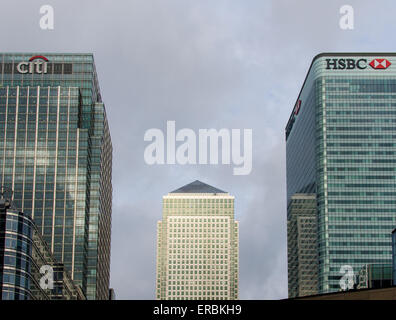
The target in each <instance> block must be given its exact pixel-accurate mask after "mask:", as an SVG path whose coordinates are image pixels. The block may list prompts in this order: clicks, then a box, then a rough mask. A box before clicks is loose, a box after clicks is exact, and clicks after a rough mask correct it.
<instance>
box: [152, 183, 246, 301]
mask: <svg viewBox="0 0 396 320" xmlns="http://www.w3.org/2000/svg"><path fill="white" fill-rule="evenodd" d="M157 232H158V243H157V286H156V297H157V299H160V300H198V299H200V300H202V299H203V300H235V299H238V269H239V267H238V261H239V259H238V242H239V240H238V222H237V221H235V220H234V197H233V196H231V195H229V194H228V193H227V192H225V191H222V190H219V189H217V188H215V187H212V186H210V185H207V184H205V183H203V182H201V181H198V180H196V181H194V182H192V183H190V184H187V185H185V186H183V187H181V188H179V189H177V190H175V191H172V192H170V193H169V194H168V195H166V196H164V197H163V216H162V221H159V222H158V231H157Z"/></svg>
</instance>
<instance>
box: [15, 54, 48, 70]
mask: <svg viewBox="0 0 396 320" xmlns="http://www.w3.org/2000/svg"><path fill="white" fill-rule="evenodd" d="M47 63H48V59H47V58H46V57H44V56H33V57H31V58H30V59H29V61H28V62H20V63H18V64H17V71H18V72H19V73H22V74H24V73H39V74H40V73H47V70H48V68H47Z"/></svg>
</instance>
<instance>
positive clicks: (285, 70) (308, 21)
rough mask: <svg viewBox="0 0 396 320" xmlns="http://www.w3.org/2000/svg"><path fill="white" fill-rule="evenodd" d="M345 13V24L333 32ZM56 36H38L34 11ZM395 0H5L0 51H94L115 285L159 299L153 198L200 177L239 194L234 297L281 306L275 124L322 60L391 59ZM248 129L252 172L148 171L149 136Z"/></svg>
mask: <svg viewBox="0 0 396 320" xmlns="http://www.w3.org/2000/svg"><path fill="white" fill-rule="evenodd" d="M346 4H347V5H351V6H352V7H353V9H354V28H353V29H352V30H343V29H341V28H340V26H339V21H340V19H341V17H342V14H340V8H341V7H342V6H343V5H346ZM43 5H50V6H52V7H53V9H54V29H53V30H42V29H41V28H40V24H39V21H40V18H41V17H42V14H40V7H41V6H43ZM395 11H396V3H395V2H394V1H392V0H389V1H387V0H378V1H375V2H374V1H368V0H348V1H346V0H341V1H339V0H332V1H326V0H299V1H293V0H246V1H241V0H163V1H159V0H157V1H155V0H131V1H121V0H118V1H114V0H113V1H110V0H84V1H77V0H69V1H61V0H58V1H50V0H40V1H37V0H2V1H1V11H0V28H1V30H3V33H2V34H3V36H2V41H1V42H0V52H14V51H16V52H25V51H26V52H38V53H39V52H92V53H93V54H94V58H95V63H96V68H97V72H98V77H99V83H100V87H101V93H102V98H103V101H104V103H105V105H106V110H107V115H108V119H109V126H110V131H111V137H112V143H113V215H112V241H111V245H112V247H111V287H113V288H114V289H115V292H116V295H117V299H154V298H155V261H156V237H157V235H156V223H157V221H158V220H160V219H161V216H162V196H164V195H166V194H167V193H169V192H170V191H172V190H175V189H177V188H179V187H181V186H183V185H185V184H188V183H190V182H192V181H194V180H197V179H198V180H201V181H203V182H205V183H208V184H210V185H213V186H214V187H217V188H219V189H221V190H225V191H227V192H229V193H230V194H231V195H233V196H235V217H236V219H237V220H238V221H239V222H240V277H239V282H240V283H239V286H240V288H239V294H240V298H241V299H282V298H287V243H286V239H287V238H286V173H285V172H286V170H285V167H286V166H285V135H284V128H285V126H286V123H287V120H288V118H289V116H290V113H291V111H292V109H293V106H294V103H295V101H296V99H297V96H298V93H299V91H300V89H301V86H302V83H303V81H304V78H305V75H306V73H307V71H308V68H309V66H310V64H311V62H312V59H313V57H314V56H315V55H317V54H319V53H321V52H396V43H395V41H393V40H394V39H393V35H394V34H395V32H396V21H395V19H394V15H395ZM167 121H175V123H176V130H179V129H182V128H190V129H192V130H194V131H195V132H198V130H199V129H210V128H214V129H217V130H220V129H222V128H227V129H229V130H231V129H241V130H243V129H252V132H253V140H252V143H253V144H252V152H253V153H252V155H253V163H252V171H251V173H250V174H249V175H233V170H232V169H233V167H234V166H233V165H232V164H231V165H222V164H219V165H199V164H198V165H180V164H175V165H167V164H164V165H151V166H150V165H148V164H147V163H146V162H145V159H144V150H145V148H146V147H147V146H148V144H149V143H148V142H146V141H144V134H145V132H146V131H147V130H149V129H151V128H159V129H161V130H162V131H163V132H164V133H166V123H167Z"/></svg>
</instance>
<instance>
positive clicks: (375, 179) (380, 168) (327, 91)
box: [286, 53, 396, 297]
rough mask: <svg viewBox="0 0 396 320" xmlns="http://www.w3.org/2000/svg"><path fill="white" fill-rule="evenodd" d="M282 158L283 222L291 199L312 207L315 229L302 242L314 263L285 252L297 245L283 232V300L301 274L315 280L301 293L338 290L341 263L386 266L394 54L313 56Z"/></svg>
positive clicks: (394, 159)
mask: <svg viewBox="0 0 396 320" xmlns="http://www.w3.org/2000/svg"><path fill="white" fill-rule="evenodd" d="M286 155H287V156H286V157H287V160H286V163H287V203H288V213H287V214H288V221H291V220H290V219H292V217H293V216H295V214H296V213H294V212H293V210H294V209H293V208H294V207H295V205H293V204H295V202H296V201H297V200H298V199H297V200H295V199H296V195H298V196H299V197H301V196H302V195H303V194H307V195H309V196H310V197H311V198H312V196H313V197H314V199H315V202H316V204H315V206H316V210H315V211H316V212H315V216H316V221H315V223H314V225H316V227H315V228H310V229H306V230H309V232H311V234H310V235H307V234H306V233H305V234H304V236H305V238H304V239H303V240H302V241H303V242H304V246H308V248H309V247H313V248H316V250H317V252H316V256H317V258H315V259H312V257H314V256H315V255H312V254H311V255H310V258H311V259H310V260H306V259H305V257H304V251H301V250H300V251H298V250H291V248H296V247H299V245H300V244H298V243H293V241H294V242H295V241H297V240H293V239H299V238H298V237H296V236H295V235H294V234H291V232H298V228H294V229H292V228H289V232H288V239H289V241H288V245H289V250H288V253H289V256H288V260H289V296H291V297H293V296H296V292H298V285H299V284H300V283H301V282H302V281H303V280H304V276H310V277H317V279H315V282H317V288H313V289H312V291H311V292H306V294H316V293H327V292H334V291H339V290H340V289H341V287H340V280H341V279H342V277H343V276H344V273H342V270H345V267H343V266H351V267H352V268H353V270H354V273H355V274H357V273H358V272H359V270H360V269H361V268H362V266H364V265H365V264H373V263H381V264H389V263H391V261H392V241H391V240H392V239H391V232H392V230H393V229H394V228H395V225H396V54H393V53H391V54H389V53H324V54H319V55H318V56H316V57H315V58H314V59H313V62H312V64H311V66H310V68H309V72H308V75H307V76H306V79H305V81H304V84H303V87H302V89H301V92H300V93H299V95H298V98H297V101H296V103H295V106H294V108H293V110H292V113H291V115H290V118H289V121H288V123H287V126H286ZM301 205H303V203H301ZM301 205H300V207H301ZM309 206H310V207H311V206H312V204H311V202H310V203H309ZM310 223H312V221H311V222H310ZM289 224H290V222H289ZM304 246H302V247H304ZM300 247H301V246H300ZM311 253H312V252H311ZM307 263H309V264H310V265H309V266H307ZM301 268H303V270H317V272H311V273H310V274H309V275H307V274H304V273H303V272H300V273H299V270H300V269H301ZM291 275H293V276H291Z"/></svg>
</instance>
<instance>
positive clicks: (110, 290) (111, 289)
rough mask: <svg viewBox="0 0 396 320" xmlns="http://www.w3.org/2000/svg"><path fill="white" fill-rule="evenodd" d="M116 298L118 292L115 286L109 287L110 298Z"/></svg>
mask: <svg viewBox="0 0 396 320" xmlns="http://www.w3.org/2000/svg"><path fill="white" fill-rule="evenodd" d="M115 299H116V294H115V291H114V289H113V288H110V289H109V300H115Z"/></svg>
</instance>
